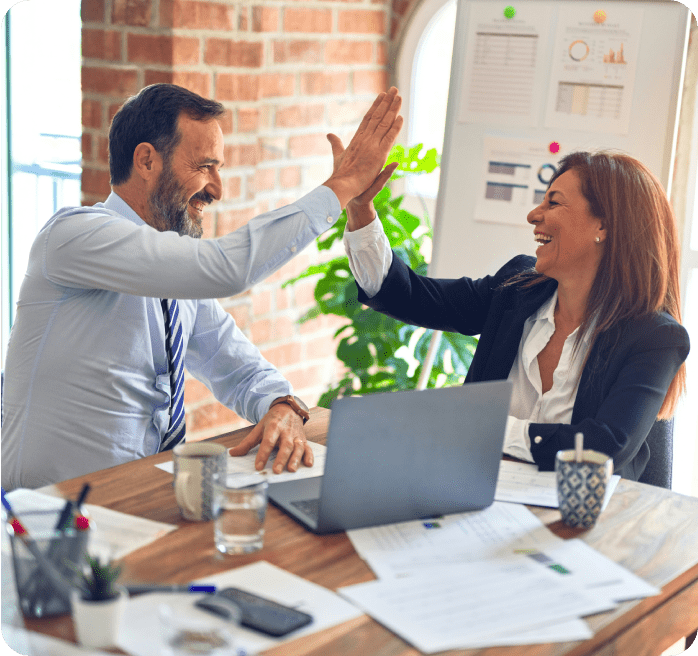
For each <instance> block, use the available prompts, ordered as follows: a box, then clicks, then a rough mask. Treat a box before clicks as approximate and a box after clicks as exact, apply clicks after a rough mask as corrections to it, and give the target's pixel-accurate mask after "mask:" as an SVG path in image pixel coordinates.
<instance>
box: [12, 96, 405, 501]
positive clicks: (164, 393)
mask: <svg viewBox="0 0 698 656" xmlns="http://www.w3.org/2000/svg"><path fill="white" fill-rule="evenodd" d="M400 102H401V100H400V97H399V96H398V95H397V90H396V89H394V88H393V89H391V90H390V91H389V92H388V93H387V94H379V96H378V97H377V98H376V101H375V102H374V103H373V105H372V106H371V108H370V109H369V111H368V112H367V114H366V116H365V117H364V119H363V121H362V123H361V125H360V126H359V129H358V130H357V133H356V135H355V136H354V137H353V139H352V140H351V143H350V144H349V145H348V147H347V149H346V150H344V148H343V145H342V142H341V141H340V139H339V138H338V137H337V136H335V135H328V140H329V141H330V144H331V147H332V153H333V158H334V170H333V173H332V175H331V176H330V178H329V179H328V180H327V181H326V182H325V183H324V184H323V185H322V186H320V187H318V188H317V189H315V190H314V191H312V192H310V193H309V194H307V195H306V196H304V197H303V198H301V199H300V200H298V201H297V202H296V203H294V204H293V205H289V206H287V207H284V208H281V209H278V210H274V211H272V212H267V213H266V214H263V215H261V216H259V217H256V218H255V219H253V220H251V221H250V222H249V224H248V225H246V226H244V227H243V228H241V229H240V230H237V231H235V232H233V233H231V234H229V235H226V236H224V237H220V238H218V239H210V240H209V239H207V240H201V239H198V238H199V237H201V234H202V220H203V211H204V208H205V207H206V206H207V205H208V204H209V203H211V202H213V201H214V200H220V198H221V196H222V182H221V177H220V169H221V167H222V166H223V134H222V131H221V128H220V125H219V123H218V120H217V119H218V118H219V117H220V116H221V115H222V113H223V111H224V110H223V107H222V105H220V104H219V103H217V102H215V101H212V100H207V99H204V98H202V97H201V96H198V95H196V94H194V93H192V92H190V91H188V90H186V89H183V88H181V87H178V86H175V85H170V84H157V85H152V86H150V87H146V88H145V89H143V90H142V91H141V92H140V93H139V94H138V95H136V96H134V97H133V98H130V99H129V100H128V101H126V103H125V104H124V105H123V107H122V108H121V109H120V110H119V111H118V112H117V114H116V115H115V116H114V119H113V121H112V125H111V129H110V133H109V166H110V173H111V185H112V193H111V194H110V195H109V197H108V198H107V200H106V201H105V202H104V203H98V204H97V205H95V206H93V207H83V208H66V209H63V210H61V211H59V212H58V213H57V214H56V215H54V216H53V217H52V218H51V219H50V220H49V221H48V223H47V224H46V225H45V226H44V227H43V229H42V230H41V231H40V233H39V235H38V236H37V238H36V241H35V242H34V244H33V246H32V249H31V253H30V257H29V265H28V268H27V273H26V276H25V279H24V281H23V284H22V288H21V290H20V295H19V299H18V303H17V316H16V321H15V324H14V326H13V329H12V333H11V336H10V342H9V346H8V352H7V362H6V371H5V377H6V380H5V385H4V390H3V392H4V399H3V411H4V422H3V435H2V485H3V487H5V489H7V490H9V489H13V488H16V487H20V486H22V487H31V488H34V487H39V486H42V485H46V484H49V483H54V482H56V481H59V480H64V479H66V478H71V477H74V476H79V475H82V474H86V473H89V472H91V471H95V470H98V469H102V468H105V467H110V466H113V465H117V464H120V463H123V462H127V461H130V460H133V459H136V458H139V457H143V456H146V455H151V454H153V453H157V452H158V451H161V450H164V449H168V448H172V447H173V446H174V445H175V444H177V443H179V442H181V441H182V439H183V438H184V433H185V426H184V408H183V399H182V397H183V366H184V365H186V367H187V369H188V370H189V371H190V372H191V373H192V374H193V375H194V376H195V377H196V378H198V379H199V380H201V381H202V382H204V383H205V384H206V385H207V386H208V387H209V388H210V389H211V390H212V391H213V393H214V394H215V396H216V398H217V399H218V400H219V401H220V402H221V403H223V404H225V405H226V406H228V407H229V408H231V409H233V410H234V411H235V412H236V413H238V414H239V415H241V416H243V417H245V418H247V419H248V420H249V421H251V422H253V423H256V424H257V425H256V426H255V427H254V429H253V430H252V432H251V433H250V435H249V436H248V437H247V439H246V440H245V441H244V442H243V443H242V444H241V445H240V446H239V447H238V448H237V449H233V450H231V454H232V455H242V454H244V453H247V452H248V451H249V449H250V448H252V447H253V446H255V445H256V444H260V449H259V453H258V455H257V458H256V461H255V462H256V466H257V467H258V468H259V469H261V468H262V467H263V466H264V465H265V464H266V461H267V459H268V457H269V455H270V454H271V452H272V450H273V449H274V448H278V454H277V458H276V462H275V465H274V470H275V471H277V472H280V471H282V470H283V468H284V467H287V468H288V469H289V470H290V471H295V470H296V469H297V468H298V467H299V466H300V465H301V462H303V463H304V464H305V465H308V466H310V465H312V463H313V455H312V451H311V450H310V447H309V446H308V445H307V443H306V440H305V436H304V432H303V423H304V420H305V419H307V412H306V409H304V408H303V404H302V402H301V401H300V400H299V399H297V398H296V397H294V396H293V390H292V388H291V385H290V384H289V383H288V382H287V381H286V380H284V379H283V377H282V376H281V375H280V374H279V372H278V371H277V370H276V369H275V368H274V367H273V366H272V365H271V364H270V363H269V362H267V361H266V360H264V358H262V356H261V354H260V353H259V351H258V350H257V349H256V348H255V347H254V346H253V345H252V344H251V343H250V342H249V341H248V340H247V339H246V338H245V337H244V335H243V334H242V333H241V331H240V330H239V329H238V328H237V326H236V325H235V322H234V321H233V319H232V317H230V315H228V314H227V313H226V312H224V311H223V309H222V308H221V307H220V305H219V304H218V303H217V302H216V301H215V300H211V299H216V298H221V297H226V296H231V295H234V294H239V293H240V292H242V291H244V290H245V289H248V288H249V287H250V286H252V285H254V284H255V283H257V282H259V281H260V280H262V279H263V278H265V277H267V276H268V275H270V274H271V273H273V272H274V271H276V270H277V269H279V268H280V267H281V266H282V265H284V264H285V263H286V262H287V261H288V260H289V259H291V258H292V257H293V256H294V255H295V254H296V253H297V252H298V251H299V250H301V249H302V248H304V247H305V246H307V245H308V244H309V243H310V242H311V241H313V240H314V239H315V238H316V237H317V236H318V235H319V234H321V233H322V232H324V231H325V230H327V229H328V228H329V227H331V225H333V224H334V222H335V221H336V220H337V218H338V216H339V214H340V212H341V209H342V208H344V207H345V206H346V204H347V203H348V202H349V200H351V199H352V198H353V197H355V196H357V195H359V194H361V193H362V192H363V191H364V190H365V189H367V188H368V187H369V186H371V185H374V184H384V183H385V182H386V181H387V180H388V179H389V177H390V174H391V173H392V171H393V170H394V165H390V166H388V167H386V169H385V170H383V171H381V169H382V167H383V165H384V164H385V161H386V158H387V155H388V153H389V151H390V148H391V147H392V145H393V143H394V141H395V138H396V136H397V133H398V132H399V130H400V127H401V125H402V118H401V117H400V116H398V112H399V109H400Z"/></svg>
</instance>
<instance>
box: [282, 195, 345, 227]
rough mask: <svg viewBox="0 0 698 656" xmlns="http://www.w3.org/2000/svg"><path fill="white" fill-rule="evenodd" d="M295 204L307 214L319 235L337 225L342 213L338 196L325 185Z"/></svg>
mask: <svg viewBox="0 0 698 656" xmlns="http://www.w3.org/2000/svg"><path fill="white" fill-rule="evenodd" d="M293 204H294V205H295V206H296V207H298V208H299V209H301V210H302V211H303V212H305V214H306V216H307V217H308V220H309V221H310V223H311V225H312V226H313V230H314V232H315V233H316V234H317V235H321V234H322V233H323V232H325V231H326V230H329V228H331V227H332V226H333V225H334V224H335V223H337V219H338V218H339V215H340V214H341V213H342V207H341V205H340V204H339V200H338V199H337V196H336V194H335V193H334V191H332V190H331V189H330V188H329V187H325V186H324V185H320V186H319V187H317V188H315V189H313V190H312V191H311V192H310V193H307V194H306V195H305V196H303V197H302V198H299V199H298V200H297V201H296V202H295V203H293Z"/></svg>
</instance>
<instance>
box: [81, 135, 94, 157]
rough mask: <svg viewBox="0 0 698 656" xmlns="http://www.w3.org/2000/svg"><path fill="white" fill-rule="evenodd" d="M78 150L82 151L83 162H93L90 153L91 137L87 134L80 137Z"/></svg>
mask: <svg viewBox="0 0 698 656" xmlns="http://www.w3.org/2000/svg"><path fill="white" fill-rule="evenodd" d="M80 150H81V151H82V153H81V154H82V161H83V162H93V161H94V155H93V153H92V135H91V134H90V133H89V132H83V133H82V136H81V137H80Z"/></svg>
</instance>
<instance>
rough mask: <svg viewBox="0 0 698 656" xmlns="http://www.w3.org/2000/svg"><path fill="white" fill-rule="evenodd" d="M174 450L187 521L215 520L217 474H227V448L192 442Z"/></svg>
mask: <svg viewBox="0 0 698 656" xmlns="http://www.w3.org/2000/svg"><path fill="white" fill-rule="evenodd" d="M172 451H173V460H174V480H173V482H172V485H173V487H174V493H175V499H177V505H178V506H179V512H180V514H181V515H182V517H184V519H189V520H191V521H202V522H207V521H209V520H211V519H213V496H214V488H213V475H214V474H215V473H218V474H221V473H225V472H226V471H227V466H228V465H227V462H228V461H227V457H228V454H227V449H226V448H225V447H224V446H223V445H222V444H211V443H210V442H190V443H189V444H178V445H177V446H176V447H175V448H174V449H172Z"/></svg>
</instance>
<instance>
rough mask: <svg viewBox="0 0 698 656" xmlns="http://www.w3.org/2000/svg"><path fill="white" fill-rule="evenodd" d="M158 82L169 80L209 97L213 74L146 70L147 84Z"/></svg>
mask: <svg viewBox="0 0 698 656" xmlns="http://www.w3.org/2000/svg"><path fill="white" fill-rule="evenodd" d="M158 82H169V83H171V84H177V85H179V86H180V87H184V88H185V89H189V90H190V91H193V92H194V93H198V94H199V95H200V96H204V97H205V98H209V97H210V96H211V74H210V73H197V72H195V71H178V70H175V71H157V70H146V71H145V84H146V86H147V85H149V84H156V83H158Z"/></svg>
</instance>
